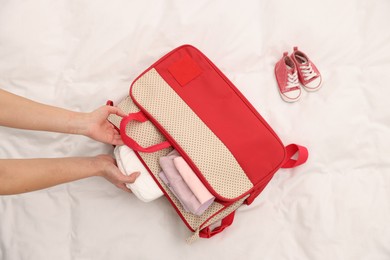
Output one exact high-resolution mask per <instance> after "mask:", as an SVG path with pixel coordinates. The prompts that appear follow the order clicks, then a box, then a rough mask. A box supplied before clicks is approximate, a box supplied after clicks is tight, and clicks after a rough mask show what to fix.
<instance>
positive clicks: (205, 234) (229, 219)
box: [199, 211, 236, 238]
mask: <svg viewBox="0 0 390 260" xmlns="http://www.w3.org/2000/svg"><path fill="white" fill-rule="evenodd" d="M235 212H236V211H233V212H232V213H230V214H229V215H227V216H226V217H224V218H223V219H222V221H221V225H220V226H219V227H216V228H214V229H213V230H210V226H207V227H205V228H204V229H202V230H201V231H200V232H199V236H200V237H202V238H210V237H212V236H215V235H216V234H218V233H221V232H222V231H223V230H224V229H225V228H227V227H228V226H230V225H231V224H232V223H233V220H234V213H235Z"/></svg>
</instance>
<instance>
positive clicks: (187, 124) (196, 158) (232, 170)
mask: <svg viewBox="0 0 390 260" xmlns="http://www.w3.org/2000/svg"><path fill="white" fill-rule="evenodd" d="M132 94H133V95H134V98H135V99H136V100H137V102H139V103H140V104H141V105H142V106H143V107H144V108H145V109H146V110H147V111H148V113H150V114H151V115H152V116H153V117H154V118H155V119H156V120H157V121H158V122H159V123H160V124H161V125H162V126H163V127H164V129H165V130H166V131H167V132H168V133H170V135H171V136H172V137H173V138H174V139H175V140H176V142H177V143H178V144H179V145H180V146H181V148H182V149H183V150H184V151H186V153H187V154H188V156H189V157H190V158H191V159H192V161H193V162H194V163H195V165H196V166H197V167H198V169H199V170H200V171H201V172H202V174H203V176H204V177H205V178H206V179H207V181H208V182H209V184H210V185H211V186H212V187H213V188H214V189H215V191H216V192H217V193H218V194H220V195H221V196H222V197H225V198H228V199H234V198H236V197H238V196H240V195H242V194H243V193H245V192H247V191H248V190H249V189H250V188H252V187H253V184H252V183H251V181H250V180H249V179H248V177H247V176H246V174H245V172H244V171H243V170H242V168H241V167H240V165H239V164H238V162H237V161H236V159H235V158H234V156H233V155H232V154H231V152H230V151H229V150H228V149H227V147H226V146H225V145H224V144H223V143H222V142H221V140H220V139H219V138H218V137H217V136H216V135H215V134H214V133H213V132H212V131H211V130H210V129H209V128H208V127H207V125H205V124H204V123H203V121H202V120H201V119H200V118H199V117H198V116H197V115H196V114H195V113H194V112H193V111H192V110H191V108H190V107H189V106H188V105H187V104H186V103H185V102H184V101H183V100H182V99H181V98H180V97H179V96H178V95H177V94H176V92H175V91H174V90H173V89H172V88H171V87H170V86H169V85H168V84H167V83H166V82H165V81H164V79H163V78H162V77H161V76H160V75H159V74H158V72H157V71H156V70H155V69H151V70H150V71H148V72H147V73H145V74H144V75H143V76H142V77H140V78H139V79H138V80H137V81H136V82H135V83H134V84H133V87H132Z"/></svg>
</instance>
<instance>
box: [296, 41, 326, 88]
mask: <svg viewBox="0 0 390 260" xmlns="http://www.w3.org/2000/svg"><path fill="white" fill-rule="evenodd" d="M291 59H292V60H293V61H294V63H295V65H296V67H297V70H298V78H299V81H300V82H301V84H302V85H303V87H304V88H305V90H307V91H316V90H319V89H320V88H321V83H322V78H321V74H320V72H319V71H318V69H317V67H316V66H315V65H314V64H313V62H312V61H311V60H310V59H309V58H308V57H307V56H306V54H304V53H303V52H301V51H299V50H298V47H294V52H293V54H291Z"/></svg>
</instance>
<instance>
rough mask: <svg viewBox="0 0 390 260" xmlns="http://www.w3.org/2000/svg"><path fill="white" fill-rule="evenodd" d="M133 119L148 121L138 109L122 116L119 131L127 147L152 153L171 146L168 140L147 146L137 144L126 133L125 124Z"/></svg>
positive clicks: (141, 121)
mask: <svg viewBox="0 0 390 260" xmlns="http://www.w3.org/2000/svg"><path fill="white" fill-rule="evenodd" d="M133 120H135V121H138V122H140V123H143V122H146V121H148V118H147V117H146V116H145V114H144V113H142V111H139V112H137V113H130V114H129V115H128V116H127V117H124V118H122V120H121V123H120V129H119V132H120V135H121V137H122V140H123V142H124V143H125V144H126V145H127V146H128V147H130V148H131V149H133V150H135V151H138V152H144V153H153V152H157V151H160V150H162V149H164V148H168V147H170V146H171V144H170V143H169V142H168V141H164V142H162V143H159V144H155V145H152V146H149V147H142V146H141V145H139V144H138V143H137V142H136V141H135V140H134V139H133V138H131V137H129V136H128V135H127V134H126V126H127V124H128V123H130V122H131V121H133Z"/></svg>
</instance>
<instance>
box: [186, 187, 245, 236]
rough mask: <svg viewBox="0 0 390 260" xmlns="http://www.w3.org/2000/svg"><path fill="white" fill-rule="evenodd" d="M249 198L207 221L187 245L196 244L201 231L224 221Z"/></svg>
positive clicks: (237, 202) (239, 201) (241, 200)
mask: <svg viewBox="0 0 390 260" xmlns="http://www.w3.org/2000/svg"><path fill="white" fill-rule="evenodd" d="M248 197H249V195H247V196H245V197H244V198H242V199H240V200H238V201H236V202H235V203H233V204H232V205H230V206H229V207H227V208H226V209H224V210H223V211H221V212H220V213H218V214H217V215H215V216H214V217H212V218H211V219H209V220H207V222H205V223H204V224H202V225H201V226H199V228H198V229H196V230H195V232H194V234H193V235H192V236H190V237H189V238H187V239H186V241H187V243H188V244H192V243H193V242H195V241H196V240H197V239H198V238H199V231H200V229H203V228H205V227H207V226H210V225H211V224H213V223H215V222H217V221H219V220H222V219H223V218H224V217H226V216H228V215H229V214H230V213H232V212H233V211H235V210H236V209H238V208H239V207H240V206H241V205H242V203H244V201H245V200H246V198H248Z"/></svg>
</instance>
